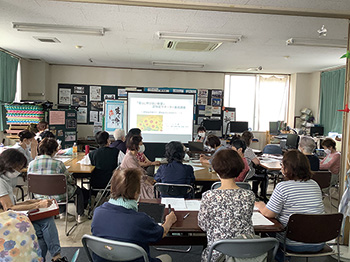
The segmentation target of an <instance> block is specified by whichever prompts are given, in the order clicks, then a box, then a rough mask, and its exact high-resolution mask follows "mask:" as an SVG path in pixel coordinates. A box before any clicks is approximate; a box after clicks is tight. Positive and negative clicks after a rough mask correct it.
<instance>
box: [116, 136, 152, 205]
mask: <svg viewBox="0 0 350 262" xmlns="http://www.w3.org/2000/svg"><path fill="white" fill-rule="evenodd" d="M141 145H142V137H141V136H132V137H130V138H129V139H128V140H127V141H126V148H127V151H126V155H125V157H124V159H123V161H122V163H121V164H120V168H121V169H127V168H139V169H141V170H142V171H143V175H142V181H141V198H142V199H152V198H154V189H153V184H154V179H153V178H151V177H150V176H147V175H146V171H145V170H144V169H143V168H142V167H141V166H140V162H139V161H138V160H137V158H136V155H137V152H138V150H139V148H140V146H141Z"/></svg>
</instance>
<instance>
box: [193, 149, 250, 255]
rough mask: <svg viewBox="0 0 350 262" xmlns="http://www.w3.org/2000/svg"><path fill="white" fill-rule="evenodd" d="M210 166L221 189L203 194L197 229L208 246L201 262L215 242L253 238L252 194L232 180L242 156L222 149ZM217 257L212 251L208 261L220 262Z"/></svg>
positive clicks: (240, 167) (241, 165) (239, 166)
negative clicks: (203, 235) (205, 236)
mask: <svg viewBox="0 0 350 262" xmlns="http://www.w3.org/2000/svg"><path fill="white" fill-rule="evenodd" d="M212 166H213V169H214V170H215V171H216V173H217V174H218V176H219V178H220V181H221V186H220V187H219V188H217V189H213V190H208V191H206V192H204V193H203V195H202V199H201V204H200V209H199V213H198V226H199V227H200V228H201V229H202V230H203V231H204V232H206V234H207V240H208V246H207V247H206V248H205V249H204V251H203V252H202V258H201V261H202V262H206V261H208V251H209V248H210V246H211V245H212V244H213V243H214V242H215V241H217V240H220V239H230V238H239V237H243V236H246V237H249V238H252V237H253V236H254V229H253V224H252V215H253V208H254V201H255V195H254V193H253V192H252V191H251V190H246V189H242V188H240V187H238V186H237V185H236V183H235V178H236V177H238V175H239V174H240V173H241V172H242V170H243V168H244V163H243V160H242V157H241V156H240V155H239V154H238V152H236V151H234V150H232V149H224V150H221V151H219V152H217V153H216V154H215V155H214V158H213V161H212ZM220 256H221V254H220V253H219V252H217V251H214V252H213V256H212V260H211V261H221V260H219V259H220Z"/></svg>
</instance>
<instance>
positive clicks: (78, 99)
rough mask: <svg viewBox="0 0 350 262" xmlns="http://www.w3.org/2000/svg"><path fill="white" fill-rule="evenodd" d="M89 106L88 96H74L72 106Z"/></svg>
mask: <svg viewBox="0 0 350 262" xmlns="http://www.w3.org/2000/svg"><path fill="white" fill-rule="evenodd" d="M86 105H87V95H77V94H73V95H72V106H86Z"/></svg>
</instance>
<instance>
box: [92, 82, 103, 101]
mask: <svg viewBox="0 0 350 262" xmlns="http://www.w3.org/2000/svg"><path fill="white" fill-rule="evenodd" d="M90 101H101V87H100V86H90Z"/></svg>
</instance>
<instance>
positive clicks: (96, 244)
mask: <svg viewBox="0 0 350 262" xmlns="http://www.w3.org/2000/svg"><path fill="white" fill-rule="evenodd" d="M81 241H82V242H83V246H84V250H85V252H86V254H87V256H88V259H89V262H93V260H92V254H91V252H93V253H95V254H96V255H98V256H100V257H102V258H104V259H106V260H110V261H129V260H134V259H137V258H141V257H143V260H144V261H145V262H148V256H147V253H146V251H145V250H144V249H143V248H142V247H140V246H138V245H136V244H132V243H127V242H121V241H116V240H110V239H104V238H101V237H95V236H90V235H84V236H83V238H82V240H81Z"/></svg>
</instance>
